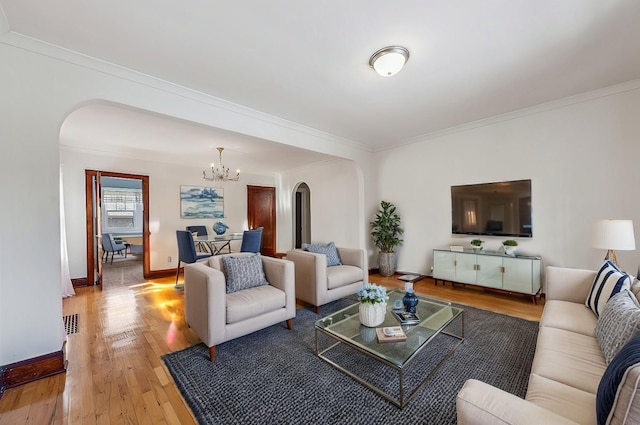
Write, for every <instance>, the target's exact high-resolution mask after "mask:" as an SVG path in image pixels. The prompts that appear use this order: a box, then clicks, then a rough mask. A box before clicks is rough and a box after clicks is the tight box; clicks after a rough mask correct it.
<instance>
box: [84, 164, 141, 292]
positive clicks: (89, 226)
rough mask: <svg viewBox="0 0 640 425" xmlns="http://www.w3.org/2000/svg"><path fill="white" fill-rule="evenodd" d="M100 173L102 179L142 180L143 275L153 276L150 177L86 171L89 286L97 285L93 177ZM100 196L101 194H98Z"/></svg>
mask: <svg viewBox="0 0 640 425" xmlns="http://www.w3.org/2000/svg"><path fill="white" fill-rule="evenodd" d="M98 172H100V176H101V177H120V178H124V179H134V180H142V209H143V211H142V274H143V276H144V277H145V278H148V277H149V276H150V274H151V266H150V264H151V261H150V255H149V176H144V175H140V174H128V173H117V172H113V171H98V170H84V176H85V224H86V230H87V232H86V242H87V285H95V284H96V282H95V278H94V272H93V270H94V269H93V264H94V261H95V260H96V259H95V257H94V255H93V252H94V249H93V240H94V238H93V236H94V233H95V229H94V227H93V215H94V209H93V202H92V201H93V199H92V198H93V197H92V184H91V179H92V177H94V176H96V175H97V173H98ZM98 196H100V194H98Z"/></svg>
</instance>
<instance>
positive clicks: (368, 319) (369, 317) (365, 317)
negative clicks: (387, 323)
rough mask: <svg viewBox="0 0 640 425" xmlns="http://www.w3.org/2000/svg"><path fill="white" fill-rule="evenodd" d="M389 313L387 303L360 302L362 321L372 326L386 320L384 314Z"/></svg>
mask: <svg viewBox="0 0 640 425" xmlns="http://www.w3.org/2000/svg"><path fill="white" fill-rule="evenodd" d="M386 314H387V303H376V304H370V303H360V323H362V324H363V325H365V326H368V327H370V328H375V327H376V326H378V325H380V324H382V322H384V316H385V315H386Z"/></svg>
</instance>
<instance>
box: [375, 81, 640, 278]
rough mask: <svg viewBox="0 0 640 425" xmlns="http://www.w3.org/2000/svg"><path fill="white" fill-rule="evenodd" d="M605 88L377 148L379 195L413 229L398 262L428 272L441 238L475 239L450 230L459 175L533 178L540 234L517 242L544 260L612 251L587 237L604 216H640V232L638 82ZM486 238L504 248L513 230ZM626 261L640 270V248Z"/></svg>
mask: <svg viewBox="0 0 640 425" xmlns="http://www.w3.org/2000/svg"><path fill="white" fill-rule="evenodd" d="M637 86H640V84H637ZM602 94H609V95H605V96H601V97H596V98H592V97H593V96H591V98H585V99H580V98H579V99H576V100H582V101H580V102H577V103H569V102H563V103H562V104H560V105H557V107H552V105H549V107H548V108H536V109H535V110H530V111H528V112H529V113H520V114H517V115H516V114H514V115H512V116H508V117H503V118H504V119H503V120H502V121H498V122H493V123H487V124H486V125H479V126H476V128H469V129H466V130H463V129H461V130H460V131H451V132H449V133H448V134H443V135H441V136H439V137H432V138H430V139H428V140H424V141H422V142H419V143H415V144H412V145H409V146H405V147H402V148H398V149H395V150H391V151H387V152H382V153H379V154H378V155H377V156H378V160H379V163H380V177H379V185H380V196H381V197H382V199H385V200H387V201H390V202H393V203H395V204H396V205H397V206H398V211H399V213H400V215H401V217H402V223H403V227H404V229H405V238H404V239H405V243H404V244H403V246H402V247H400V248H399V249H398V258H399V260H398V269H399V270H403V271H413V272H422V273H424V272H427V271H428V270H430V267H431V265H432V263H433V254H432V250H433V249H434V248H442V247H448V246H449V245H450V244H463V245H468V242H469V241H470V240H471V239H472V237H464V236H463V237H452V235H451V199H450V197H451V195H450V186H452V185H459V184H470V183H483V182H493V181H501V180H517V179H531V180H532V204H533V238H531V239H526V238H522V239H518V241H519V244H520V246H519V250H520V252H523V253H529V254H538V255H541V256H542V259H543V264H544V265H545V266H546V265H559V266H568V267H580V268H592V269H593V268H596V267H598V266H599V265H600V264H601V263H602V259H603V258H604V255H605V252H604V251H603V250H598V249H594V248H591V247H590V242H589V239H590V234H591V227H592V225H593V224H594V223H595V222H596V221H597V220H600V219H604V218H624V219H633V220H634V222H635V227H636V234H638V231H640V197H638V183H640V173H639V172H638V166H637V163H638V158H640V119H639V118H640V115H639V111H640V88H636V89H633V90H630V91H623V92H619V93H614V94H612V93H604V92H603V93H602ZM507 118H508V119H507ZM481 239H484V240H485V241H486V243H485V249H497V248H498V247H499V245H500V242H501V241H502V240H503V239H505V238H499V237H487V236H483V237H481ZM638 248H639V249H640V245H639V246H638ZM618 261H619V263H620V265H621V266H622V267H623V268H624V269H626V270H628V271H632V272H635V271H636V269H637V266H638V263H640V257H639V255H638V253H637V251H635V252H633V251H626V252H623V251H620V252H618Z"/></svg>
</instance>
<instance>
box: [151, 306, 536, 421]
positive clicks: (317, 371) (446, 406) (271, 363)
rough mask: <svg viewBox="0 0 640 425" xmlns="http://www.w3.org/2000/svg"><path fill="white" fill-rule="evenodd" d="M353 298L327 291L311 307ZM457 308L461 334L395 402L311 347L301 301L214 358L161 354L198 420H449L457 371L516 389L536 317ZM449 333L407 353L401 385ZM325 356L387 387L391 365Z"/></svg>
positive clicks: (522, 381) (193, 350)
mask: <svg viewBox="0 0 640 425" xmlns="http://www.w3.org/2000/svg"><path fill="white" fill-rule="evenodd" d="M354 302H355V300H354V299H350V300H348V299H344V300H339V301H336V302H334V303H331V304H328V305H326V306H323V308H322V313H321V314H322V316H326V315H328V314H330V313H332V312H334V311H337V310H339V309H341V308H344V307H347V306H348V305H350V304H353V303H354ZM462 308H464V311H465V313H464V314H465V318H464V320H465V340H464V342H463V343H462V344H461V345H460V346H459V347H458V349H457V350H456V351H455V352H454V353H453V355H452V356H451V357H450V358H449V359H448V360H446V362H445V363H444V364H443V365H442V367H441V368H440V369H438V370H437V371H436V372H435V373H434V375H433V377H432V378H431V379H430V380H429V381H428V382H427V384H426V385H425V386H424V387H423V388H422V389H420V391H419V392H418V393H417V395H416V396H415V397H414V398H413V400H411V401H410V402H409V404H408V405H407V406H406V407H405V408H404V409H399V408H397V407H396V406H395V405H393V404H391V403H390V402H389V401H387V400H386V399H385V398H383V397H381V396H379V395H378V394H376V393H375V392H373V391H371V390H370V389H367V388H366V387H364V386H363V385H361V384H360V383H358V382H356V381H355V380H354V379H353V378H351V377H349V376H347V375H345V374H343V373H342V372H340V371H339V370H337V369H335V368H334V367H332V366H331V365H329V364H328V363H326V362H325V361H323V360H321V359H319V358H318V357H316V355H315V333H314V327H313V324H314V322H315V321H316V320H318V319H319V318H320V317H321V316H318V315H317V314H315V313H314V312H313V311H312V310H309V309H301V310H298V311H297V315H296V318H295V319H294V321H293V329H292V330H291V331H289V330H287V329H286V327H285V326H284V323H283V324H278V325H274V326H271V327H269V328H267V329H264V330H262V331H258V332H255V333H253V334H251V335H247V336H245V337H242V338H238V339H236V340H233V341H229V342H226V343H224V344H221V345H219V346H218V350H217V355H216V361H215V362H214V363H211V362H210V361H209V350H208V348H207V347H206V346H205V345H204V344H198V345H195V346H193V347H189V348H187V349H185V350H182V351H178V352H175V353H170V354H167V355H165V356H163V359H164V361H165V363H166V365H167V367H168V369H169V371H170V372H171V374H172V376H173V378H174V380H175V382H176V384H177V386H178V388H179V389H180V392H181V393H182V395H183V397H184V398H185V400H186V401H187V403H188V404H189V406H190V407H191V409H192V411H193V413H194V415H195V416H196V418H197V419H198V421H199V423H201V424H294V423H295V424H341V423H348V424H382V423H385V424H388V423H412V424H416V423H422V424H455V423H456V410H455V399H456V394H457V393H458V391H459V390H460V388H462V385H463V384H464V382H465V381H466V380H467V379H470V378H474V379H479V380H481V381H484V382H487V383H489V384H491V385H494V386H496V387H498V388H501V389H503V390H505V391H507V392H509V393H512V394H515V395H517V396H519V397H524V395H525V393H526V388H527V382H528V377H529V373H530V369H531V363H532V361H533V354H534V350H535V343H536V337H537V334H538V323H537V322H530V321H526V320H522V319H517V318H513V317H509V316H504V315H501V314H496V313H491V312H488V311H484V310H479V309H476V308H472V307H466V306H463V307H462ZM452 330H454V331H455V332H456V333H457V332H458V329H455V327H454V329H452ZM325 338H326V337H325ZM321 341H324V343H325V344H326V343H327V342H328V341H327V340H321ZM455 342H457V341H456V340H455V339H453V338H451V337H448V336H446V335H440V336H438V337H437V339H436V340H435V341H433V342H432V343H431V344H432V345H431V346H429V347H427V349H424V350H423V351H422V352H421V353H420V356H419V357H417V358H415V359H414V360H413V363H412V364H411V365H410V368H409V370H408V372H407V374H406V375H405V388H406V387H407V386H408V387H409V390H412V389H413V388H415V387H417V385H418V384H419V382H420V381H421V379H422V378H423V377H425V376H427V375H428V374H429V372H430V371H431V370H433V368H434V365H435V364H437V363H438V361H439V360H440V359H441V358H442V357H444V355H445V354H446V353H447V352H448V351H449V348H451V346H452V345H453V344H455ZM331 356H332V357H331V358H332V359H333V360H335V361H338V362H340V364H342V365H343V366H347V367H348V368H349V370H357V371H358V373H359V375H360V376H361V377H363V378H365V379H367V380H368V381H369V382H374V383H376V384H377V385H379V386H382V387H383V388H384V389H385V390H386V391H387V392H390V393H392V394H393V395H397V393H398V391H399V390H398V378H397V373H396V372H395V371H394V370H393V369H391V368H389V367H385V366H383V365H381V363H379V362H375V361H372V360H371V359H369V358H367V357H366V356H364V355H361V354H356V352H355V350H345V349H340V347H338V349H336V350H334V351H332V354H331Z"/></svg>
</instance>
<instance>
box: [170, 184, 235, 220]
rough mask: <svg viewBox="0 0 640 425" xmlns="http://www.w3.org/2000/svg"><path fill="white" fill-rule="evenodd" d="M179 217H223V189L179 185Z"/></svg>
mask: <svg viewBox="0 0 640 425" xmlns="http://www.w3.org/2000/svg"><path fill="white" fill-rule="evenodd" d="M180 217H181V218H223V217H224V189H214V188H212V187H199V186H180Z"/></svg>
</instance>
